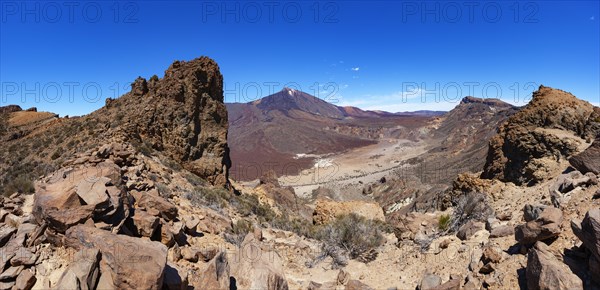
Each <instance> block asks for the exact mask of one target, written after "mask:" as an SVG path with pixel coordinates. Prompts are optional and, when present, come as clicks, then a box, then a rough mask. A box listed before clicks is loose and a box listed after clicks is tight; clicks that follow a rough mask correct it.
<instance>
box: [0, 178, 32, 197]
mask: <svg viewBox="0 0 600 290" xmlns="http://www.w3.org/2000/svg"><path fill="white" fill-rule="evenodd" d="M15 192H19V193H34V192H35V187H34V186H33V181H32V180H31V179H30V178H28V177H26V176H18V177H16V178H13V179H12V180H10V181H9V182H8V183H7V184H6V186H5V187H4V195H5V196H9V195H11V194H13V193H15Z"/></svg>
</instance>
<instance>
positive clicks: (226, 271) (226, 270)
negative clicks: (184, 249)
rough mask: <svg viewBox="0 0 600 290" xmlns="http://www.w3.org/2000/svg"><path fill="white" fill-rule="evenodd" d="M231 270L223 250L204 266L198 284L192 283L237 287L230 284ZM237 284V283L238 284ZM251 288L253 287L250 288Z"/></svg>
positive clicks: (226, 288)
mask: <svg viewBox="0 0 600 290" xmlns="http://www.w3.org/2000/svg"><path fill="white" fill-rule="evenodd" d="M230 273H231V271H230V267H229V260H228V259H227V254H226V253H225V252H220V253H219V254H217V255H216V256H215V257H214V258H213V259H212V260H211V261H210V262H209V263H208V265H207V266H206V268H205V269H204V271H203V273H202V274H201V276H200V277H201V278H200V281H198V282H199V284H197V285H194V286H196V287H198V285H199V287H200V288H202V289H215V290H229V289H237V288H235V286H236V285H230V282H231V280H230V278H229V277H230V276H231V274H230ZM238 285H239V284H238ZM251 289H253V288H251ZM256 289H267V288H256Z"/></svg>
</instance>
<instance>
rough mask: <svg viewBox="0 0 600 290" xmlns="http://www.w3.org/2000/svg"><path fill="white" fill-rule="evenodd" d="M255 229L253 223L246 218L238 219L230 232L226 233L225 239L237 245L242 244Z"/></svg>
mask: <svg viewBox="0 0 600 290" xmlns="http://www.w3.org/2000/svg"><path fill="white" fill-rule="evenodd" d="M252 229H253V226H252V223H251V222H250V221H248V220H245V219H240V220H238V221H237V222H236V223H235V224H233V227H232V228H231V232H230V233H225V236H224V237H225V240H226V241H227V242H229V243H232V244H234V245H236V246H238V247H239V246H240V245H241V244H242V242H243V241H244V238H245V237H246V235H248V233H250V232H251V231H252Z"/></svg>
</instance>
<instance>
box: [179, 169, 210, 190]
mask: <svg viewBox="0 0 600 290" xmlns="http://www.w3.org/2000/svg"><path fill="white" fill-rule="evenodd" d="M183 177H185V179H186V180H187V181H188V182H189V183H191V184H192V185H193V186H196V187H197V186H205V185H206V184H208V183H207V182H206V180H204V179H202V177H200V176H198V175H196V174H193V173H191V172H189V173H186V174H184V175H183Z"/></svg>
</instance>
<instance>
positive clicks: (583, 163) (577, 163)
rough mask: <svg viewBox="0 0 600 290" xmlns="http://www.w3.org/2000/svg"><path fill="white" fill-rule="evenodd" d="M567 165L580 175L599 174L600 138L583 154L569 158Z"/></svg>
mask: <svg viewBox="0 0 600 290" xmlns="http://www.w3.org/2000/svg"><path fill="white" fill-rule="evenodd" d="M569 163H571V166H573V167H574V168H575V169H577V170H579V171H580V172H581V173H588V172H592V173H594V174H600V138H596V140H594V142H593V143H592V145H591V146H590V147H588V148H587V149H586V150H584V151H583V152H581V153H579V154H577V155H575V156H573V157H571V158H570V159H569Z"/></svg>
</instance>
